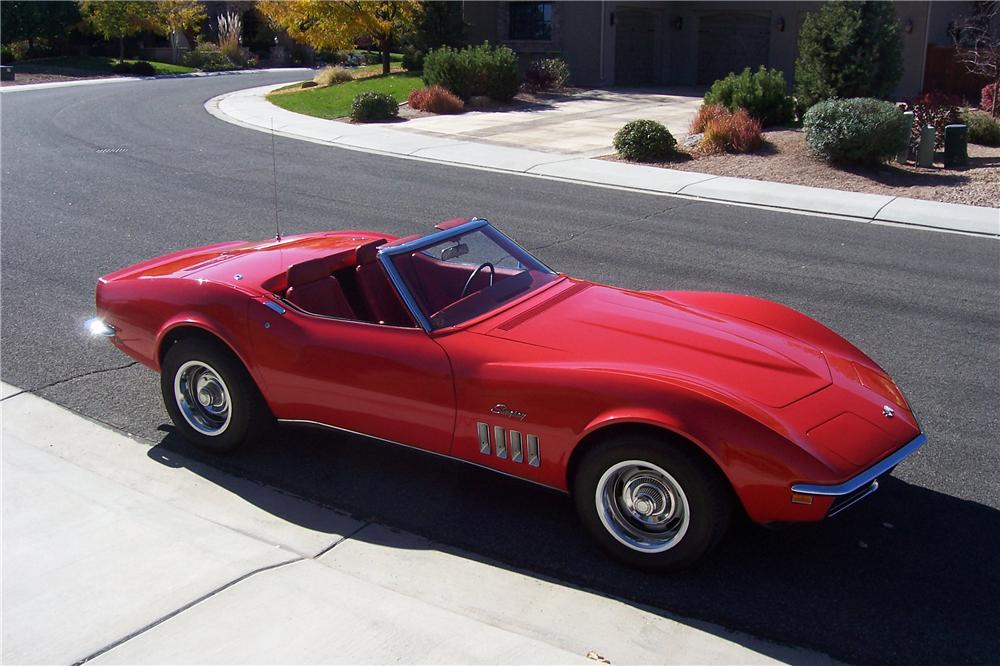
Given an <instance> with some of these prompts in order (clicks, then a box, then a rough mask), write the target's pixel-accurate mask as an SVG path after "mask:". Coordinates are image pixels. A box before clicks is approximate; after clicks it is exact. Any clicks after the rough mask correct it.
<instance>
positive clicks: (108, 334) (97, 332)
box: [83, 317, 118, 338]
mask: <svg viewBox="0 0 1000 666" xmlns="http://www.w3.org/2000/svg"><path fill="white" fill-rule="evenodd" d="M83 325H84V327H85V328H86V329H87V332H88V333H90V334H91V335H94V336H99V337H104V338H113V337H114V336H115V333H117V332H118V329H116V328H115V327H114V326H112V325H111V324H109V323H107V322H106V321H104V320H103V319H101V318H100V317H91V318H90V319H88V320H87V321H85V322H84V323H83Z"/></svg>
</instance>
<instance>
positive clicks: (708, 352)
mask: <svg viewBox="0 0 1000 666" xmlns="http://www.w3.org/2000/svg"><path fill="white" fill-rule="evenodd" d="M489 334H490V335H493V336H497V337H503V338H506V339H510V340H516V341H518V342H522V343H526V344H532V345H538V346H542V347H547V348H550V349H556V350H560V351H564V352H567V353H568V354H569V355H571V356H572V357H573V358H574V359H578V360H579V362H580V363H581V364H584V365H593V367H606V368H609V369H615V370H616V371H620V372H632V373H636V374H648V375H658V376H674V377H681V378H684V379H687V380H689V381H694V382H696V383H698V384H701V385H706V386H709V387H711V388H714V389H716V390H720V391H723V392H725V393H730V394H736V395H739V396H741V397H744V398H748V399H751V400H754V401H757V402H759V403H761V404H763V405H767V406H770V407H783V406H786V405H788V404H790V403H792V402H794V401H796V400H798V399H800V398H802V397H805V396H807V395H809V394H811V393H814V392H816V391H819V390H820V389H822V388H824V387H826V386H828V385H829V384H830V383H831V375H830V368H829V366H828V364H827V362H826V359H825V358H824V355H823V353H822V352H821V351H820V350H819V349H818V348H817V347H816V346H814V345H812V344H809V343H807V342H805V341H803V340H800V339H797V338H795V337H792V336H789V335H786V334H784V333H781V332H779V331H776V330H773V329H770V328H767V327H765V326H762V325H759V324H755V323H753V322H750V321H747V320H745V319H740V318H736V317H732V316H727V315H724V314H720V313H717V312H713V311H710V310H705V309H699V308H696V307H691V306H687V305H684V304H682V303H679V302H677V301H673V300H671V299H669V298H667V297H665V296H663V295H661V294H654V293H648V292H635V291H627V290H622V289H616V288H613V287H607V286H603V285H596V284H592V283H587V282H575V283H573V284H572V286H570V287H568V288H567V289H565V290H563V291H561V292H560V293H559V294H557V295H555V296H553V297H549V298H547V299H546V300H544V301H542V302H541V303H538V304H533V305H531V306H530V307H529V308H528V309H526V310H521V311H520V312H518V313H515V314H513V316H510V317H508V318H506V319H505V320H504V321H502V322H500V323H499V324H498V325H497V326H495V327H493V328H492V329H491V330H490V331H489Z"/></svg>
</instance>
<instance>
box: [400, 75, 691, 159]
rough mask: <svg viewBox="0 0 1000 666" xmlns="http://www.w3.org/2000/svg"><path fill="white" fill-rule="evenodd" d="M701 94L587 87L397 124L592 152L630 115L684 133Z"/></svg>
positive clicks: (602, 149)
mask: <svg viewBox="0 0 1000 666" xmlns="http://www.w3.org/2000/svg"><path fill="white" fill-rule="evenodd" d="M702 95H703V90H701V89H698V88H680V87H677V88H610V89H587V90H580V91H574V92H573V93H571V94H567V95H553V96H551V97H550V98H547V99H546V100H545V101H544V102H540V103H538V104H532V105H525V106H524V107H522V108H517V109H513V110H506V111H470V112H467V113H464V114H461V115H457V116H425V117H422V118H411V119H409V120H406V121H405V122H403V123H400V124H399V125H397V127H399V128H400V129H406V130H411V131H413V130H415V131H419V132H426V133H429V134H434V135H445V136H451V137H456V138H457V137H461V138H462V139H475V140H476V141H479V142H484V143H496V144H501V145H506V146H517V147H519V148H530V149H532V150H541V151H550V152H558V153H563V154H571V155H574V156H584V157H593V156H596V155H606V154H608V153H612V152H614V149H613V148H612V146H611V139H612V137H614V134H615V132H617V131H618V130H619V129H620V128H621V126H622V125H624V124H625V123H627V122H629V121H630V120H638V119H640V118H648V119H650V120H658V121H659V122H661V123H663V124H664V125H666V126H667V128H668V129H669V130H670V132H671V133H672V134H673V135H674V137H677V138H679V137H681V136H683V135H685V134H686V133H687V129H688V125H689V124H690V123H691V119H692V118H693V117H694V114H695V112H696V111H697V110H698V106H700V105H701V101H702Z"/></svg>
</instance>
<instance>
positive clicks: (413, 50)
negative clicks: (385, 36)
mask: <svg viewBox="0 0 1000 666" xmlns="http://www.w3.org/2000/svg"><path fill="white" fill-rule="evenodd" d="M423 68H424V52H423V51H421V50H420V49H418V48H417V47H416V46H413V45H412V44H407V45H406V46H404V47H403V69H405V70H406V71H408V72H419V71H420V70H422V69H423Z"/></svg>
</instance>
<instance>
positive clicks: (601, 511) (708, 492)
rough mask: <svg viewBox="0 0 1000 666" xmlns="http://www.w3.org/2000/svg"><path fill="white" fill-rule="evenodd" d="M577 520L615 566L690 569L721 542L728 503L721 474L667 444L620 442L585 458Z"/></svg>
mask: <svg viewBox="0 0 1000 666" xmlns="http://www.w3.org/2000/svg"><path fill="white" fill-rule="evenodd" d="M573 496H574V501H575V503H576V508H577V512H578V514H579V516H580V520H581V521H582V522H583V524H584V525H585V526H586V528H587V530H588V531H589V532H590V533H591V535H592V536H593V537H594V538H595V539H596V540H597V541H598V543H600V544H601V546H603V547H604V548H605V550H607V551H608V552H609V553H611V554H612V555H614V556H615V557H616V558H618V559H620V560H622V561H624V562H626V563H627V564H631V565H633V566H639V567H644V568H653V569H661V570H676V569H681V568H684V567H686V566H689V565H691V564H693V563H694V562H695V561H697V560H698V559H700V558H701V557H702V556H704V555H705V554H706V553H708V551H710V550H711V549H712V548H713V547H714V546H715V545H716V544H717V543H718V542H719V541H720V540H721V538H722V536H723V535H724V534H725V532H726V529H727V528H728V526H729V520H730V515H731V513H732V501H731V499H730V494H729V489H728V488H727V487H726V482H725V480H724V479H723V478H721V474H720V473H719V472H718V471H717V470H715V469H713V468H712V467H710V465H709V464H708V463H707V462H706V461H704V460H702V459H701V457H699V456H698V455H696V454H694V453H692V452H691V451H689V450H688V449H686V448H685V447H684V446H682V445H677V444H676V443H674V442H671V441H669V440H659V439H657V438H653V437H646V436H630V437H622V438H618V439H615V440H611V441H608V442H605V443H604V444H603V445H601V446H599V447H598V448H596V449H594V450H592V451H590V452H589V453H588V454H587V456H586V457H585V458H584V459H583V460H582V461H581V462H580V465H579V467H578V468H577V471H576V474H575V479H574V484H573Z"/></svg>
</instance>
